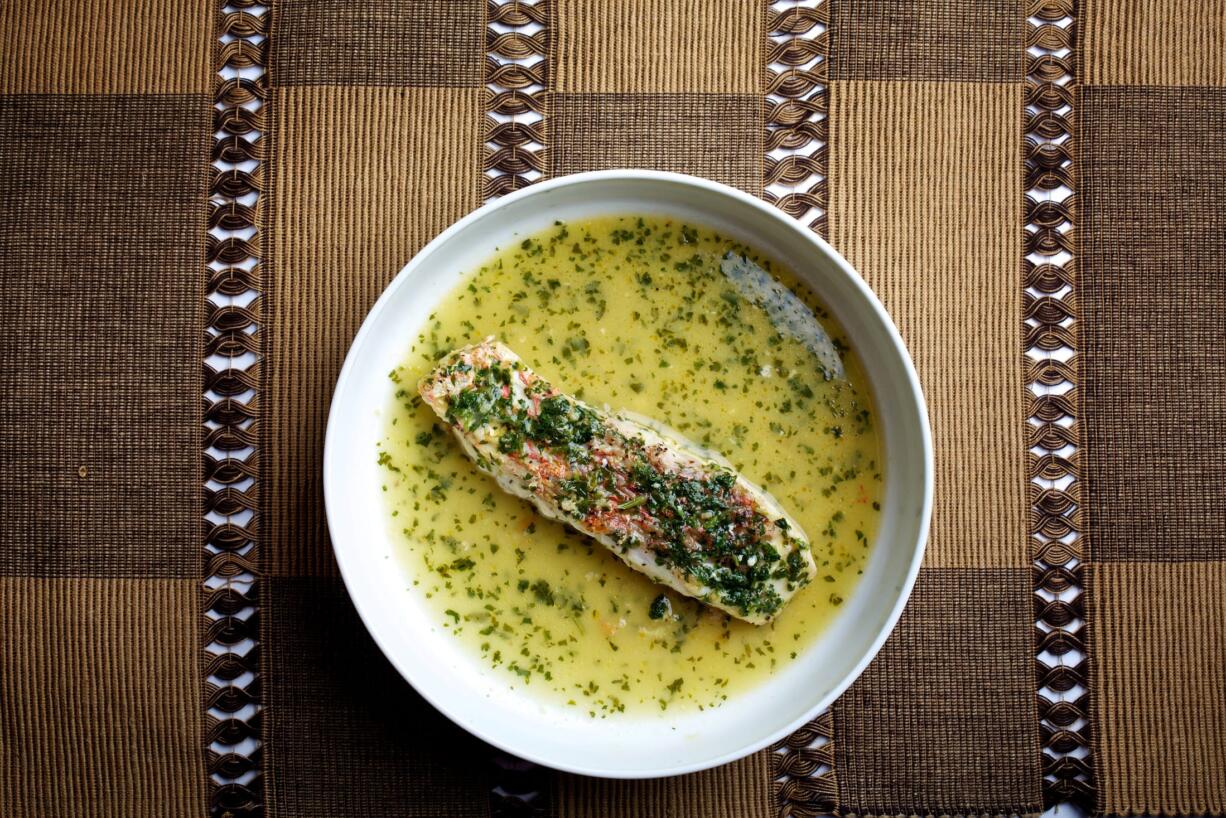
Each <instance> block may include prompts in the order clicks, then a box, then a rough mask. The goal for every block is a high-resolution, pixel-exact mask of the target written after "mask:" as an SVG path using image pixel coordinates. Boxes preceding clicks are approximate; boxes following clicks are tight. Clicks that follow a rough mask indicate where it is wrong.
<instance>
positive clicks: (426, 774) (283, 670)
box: [263, 577, 491, 818]
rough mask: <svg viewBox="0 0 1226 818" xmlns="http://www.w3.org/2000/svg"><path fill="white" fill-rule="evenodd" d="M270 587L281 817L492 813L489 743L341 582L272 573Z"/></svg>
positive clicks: (451, 817) (269, 699) (271, 752)
mask: <svg viewBox="0 0 1226 818" xmlns="http://www.w3.org/2000/svg"><path fill="white" fill-rule="evenodd" d="M263 594H264V598H263V610H264V614H265V617H266V622H267V625H266V630H265V640H264V697H265V703H266V707H267V710H268V713H269V714H270V715H275V718H276V727H275V729H274V730H270V731H269V732H268V733H267V734H266V742H267V748H266V751H265V754H266V757H267V758H268V760H269V764H270V769H269V774H268V776H267V798H268V812H269V814H270V815H272V816H286V818H289V817H290V816H300V815H326V816H330V818H346V816H353V817H354V818H358V817H359V816H361V817H363V818H365V816H375V815H380V816H381V815H397V816H405V818H484V817H485V816H486V815H487V814H488V811H489V790H490V781H489V777H488V776H489V772H488V769H487V764H486V762H485V760H484V759H486V758H488V757H489V754H490V752H491V750H490V748H488V747H485V746H484V745H482V744H481V743H480V742H478V741H477V740H476V739H474V738H472V737H471V736H469V735H468V734H467V733H465V732H464V731H463V730H461V729H460V728H459V727H456V726H455V725H454V724H452V723H451V722H450V721H448V720H447V719H446V718H445V717H444V716H442V715H441V714H440V713H439V712H438V711H436V710H435V709H434V708H433V707H431V706H430V705H429V704H428V703H426V702H425V701H424V700H422V699H421V698H420V697H419V696H418V695H417V694H416V693H415V692H414V691H413V689H412V688H411V687H409V686H408V685H407V684H405V681H404V679H403V678H401V676H400V674H399V673H397V672H396V670H395V669H394V668H393V667H392V666H391V665H390V664H388V662H387V660H386V659H385V658H384V657H383V654H382V653H380V651H379V648H378V647H377V646H376V645H375V644H374V642H373V641H372V640H371V638H370V636H369V635H368V634H367V633H366V629H365V628H364V627H363V626H362V622H361V620H359V619H358V616H357V612H356V611H354V609H353V605H352V604H351V603H350V601H349V597H348V595H347V594H346V593H345V589H344V587H343V585H342V584H341V581H340V580H339V579H331V578H317V579H299V578H282V577H270V578H267V579H265V580H264V583H263Z"/></svg>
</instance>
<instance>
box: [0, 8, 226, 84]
mask: <svg viewBox="0 0 1226 818" xmlns="http://www.w3.org/2000/svg"><path fill="white" fill-rule="evenodd" d="M217 9H218V6H217V4H216V3H215V2H211V0H46V1H45V2H39V3H16V2H12V3H8V2H6V3H4V4H3V6H2V7H0V55H2V56H0V68H2V70H0V93H5V94H31V93H51V94H189V93H198V94H203V93H208V91H209V90H210V89H211V88H212V85H213V70H214V66H213V60H212V53H213V51H212V49H213V25H214V20H215V16H216V15H217V13H218V12H217Z"/></svg>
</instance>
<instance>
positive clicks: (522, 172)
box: [481, 0, 552, 818]
mask: <svg viewBox="0 0 1226 818" xmlns="http://www.w3.org/2000/svg"><path fill="white" fill-rule="evenodd" d="M486 9H487V10H486V25H487V28H486V39H485V52H486V53H485V84H486V92H485V93H486V99H485V119H486V122H485V127H486V133H485V154H484V161H483V169H484V172H485V180H484V184H483V187H482V191H481V199H482V201H483V202H484V201H489V200H490V199H494V198H497V197H499V196H502V195H504V194H507V193H511V192H513V191H516V190H519V189H520V188H523V187H527V186H528V185H530V184H532V183H533V182H534V181H536V180H538V179H540V178H541V175H542V172H543V168H544V159H543V155H542V151H543V147H544V142H545V136H544V131H543V129H544V127H545V122H544V113H545V95H546V89H547V85H548V77H549V70H550V66H549V56H550V52H549V45H550V41H549V27H548V22H549V12H550V7H549V4H548V2H547V0H535V2H525V1H524V0H490V1H489V2H488V3H487V5H486ZM490 752H491V758H490V761H489V763H490V764H491V766H492V768H493V769H492V781H493V785H494V786H493V789H492V790H491V792H490V814H491V816H493V818H511V817H512V816H515V817H516V818H521V817H522V816H540V815H544V814H546V812H547V811H548V809H549V801H550V794H551V793H550V790H551V787H552V783H551V782H552V773H551V771H549V770H547V769H545V768H543V767H539V766H537V765H535V764H531V763H529V762H526V761H523V760H521V759H518V758H514V757H512V756H510V755H507V754H506V753H502V752H499V751H497V750H493V749H491V750H490Z"/></svg>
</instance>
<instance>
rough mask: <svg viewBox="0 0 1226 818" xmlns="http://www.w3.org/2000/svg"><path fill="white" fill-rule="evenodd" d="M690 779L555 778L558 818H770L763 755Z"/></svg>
mask: <svg viewBox="0 0 1226 818" xmlns="http://www.w3.org/2000/svg"><path fill="white" fill-rule="evenodd" d="M768 752H769V751H763V752H761V753H756V754H755V755H752V756H750V757H749V758H745V759H742V760H740V761H737V762H734V763H732V764H728V765H726V766H724V767H719V768H717V769H714V770H706V771H704V772H701V773H694V774H693V775H683V776H680V777H677V778H654V779H648V780H646V781H613V780H609V779H604V778H585V777H583V776H578V775H559V776H558V778H557V785H556V790H555V794H554V798H555V804H556V810H557V815H558V818H659V816H664V815H667V816H668V817H669V818H774V816H775V814H776V808H775V804H774V795H773V793H772V790H771V779H770V772H769V767H768V758H767V753H768Z"/></svg>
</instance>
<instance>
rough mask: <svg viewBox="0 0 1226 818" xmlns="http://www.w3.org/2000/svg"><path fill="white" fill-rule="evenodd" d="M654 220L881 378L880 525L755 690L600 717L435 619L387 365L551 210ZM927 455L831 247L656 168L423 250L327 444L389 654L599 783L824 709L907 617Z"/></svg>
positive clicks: (345, 527)
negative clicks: (759, 267) (413, 582)
mask: <svg viewBox="0 0 1226 818" xmlns="http://www.w3.org/2000/svg"><path fill="white" fill-rule="evenodd" d="M618 213H629V214H656V215H669V216H674V217H677V218H680V219H684V220H688V221H692V222H697V223H701V224H705V225H709V226H711V227H714V228H716V229H718V230H720V231H721V232H724V233H725V234H728V235H731V236H733V237H735V238H737V239H739V240H741V241H743V242H745V243H746V244H749V245H751V246H753V247H756V248H758V249H760V250H762V251H764V252H765V253H767V254H768V255H770V256H772V257H774V258H776V259H778V260H779V261H781V262H783V263H785V264H786V265H787V266H789V267H790V268H791V269H792V270H793V271H795V273H796V274H797V275H798V276H799V277H801V278H802V279H804V280H805V281H806V282H807V283H808V284H809V285H810V286H811V287H812V288H813V289H814V290H815V291H816V292H817V293H818V294H819V295H820V296H821V298H822V300H823V301H825V303H826V304H827V305H828V306H829V307H830V309H831V310H832V311H833V312H834V314H835V315H836V316H837V318H838V320H839V321H840V322H841V323H842V325H843V327H844V328H845V329H846V331H847V333H848V335H849V336H850V338H851V341H852V344H853V346H854V347H855V348H856V349H857V350H858V351H859V353H860V355H861V357H862V359H863V361H864V363H865V368H866V370H867V372H868V374H869V378H870V381H871V383H872V389H873V391H874V398H875V401H876V405H877V414H878V420H879V423H880V428H882V429H883V433H884V437H885V441H884V444H885V459H886V471H885V477H886V486H885V500H884V503H883V507H882V519H881V525H880V529H879V532H878V534H877V538H876V542H875V544H874V546H873V549H872V552H871V555H870V557H869V560H868V563H867V565H866V566H865V570H864V576H863V578H862V579H861V582H860V584H859V586H858V587H857V589H856V591H855V592H854V593H853V594H852V595H851V596H850V598H848V599H847V600H846V602H845V603H844V605H843V609H842V612H841V613H840V614H839V616H838V617H837V618H836V619H835V620H834V622H833V624H832V625H831V626H830V627H829V629H828V630H827V631H826V632H825V633H824V634H822V636H821V637H820V638H819V639H818V640H817V641H816V642H814V643H813V645H812V646H811V647H810V648H808V649H807V650H805V651H803V652H802V653H801V655H800V656H799V657H798V658H797V659H796V660H795V661H793V662H792V663H790V664H788V665H786V666H785V667H784V668H782V669H781V670H780V671H778V672H776V673H775V674H774V675H773V676H772V677H771V678H770V679H769V680H767V681H766V682H764V683H763V684H761V685H760V686H758V687H755V688H752V689H750V690H748V691H746V692H744V693H742V694H739V695H737V696H735V697H733V698H731V699H730V700H729V701H728V702H727V703H726V704H725V705H724V706H723V707H721V708H718V709H715V710H707V711H705V712H693V713H677V712H668V713H665V714H661V715H655V714H645V715H636V716H628V715H621V716H618V717H616V718H609V719H591V718H589V717H588V716H587V714H586V712H583V713H579V712H576V710H577V708H565V707H561V706H558V705H555V704H552V703H550V702H548V701H543V700H539V699H536V698H533V697H532V696H531V695H528V694H525V693H524V692H522V691H512V690H510V687H509V682H508V679H507V678H506V676H505V674H503V673H500V672H497V671H495V670H492V669H490V668H489V667H487V666H485V665H483V664H482V663H481V662H480V661H479V659H478V657H476V656H474V655H471V653H470V651H469V649H468V647H467V646H466V645H464V644H462V643H460V642H459V641H458V640H456V639H454V637H452V636H450V635H449V634H447V633H445V632H444V631H442V629H441V628H439V627H437V626H436V621H435V617H434V616H433V615H431V614H430V613H429V612H428V610H427V608H426V607H425V606H424V604H423V601H422V600H420V599H419V598H418V597H417V596H415V594H414V593H413V592H412V591H411V590H410V582H409V579H408V574H407V569H406V567H405V566H404V565H402V563H401V561H400V560H399V558H398V557H397V556H396V554H395V543H394V540H393V538H392V536H391V534H390V531H389V526H388V517H387V513H386V511H385V510H384V505H383V502H384V501H383V495H382V491H381V489H380V487H381V485H382V474H381V470H380V469H379V467H378V466H377V464H376V454H375V453H376V441H377V440H378V439H379V438H380V436H381V435H382V430H383V418H382V412H383V409H384V406H385V404H386V402H387V399H388V395H389V390H390V389H391V388H392V384H391V383H390V381H389V380H388V377H387V373H388V372H389V371H390V370H392V369H393V368H394V367H395V366H396V365H397V364H398V363H399V362H400V361H401V360H402V359H403V357H404V355H405V353H406V350H407V349H408V346H409V344H410V343H411V342H412V341H413V339H414V338H415V337H416V335H417V334H418V332H419V331H420V328H421V327H422V325H423V324H424V323H425V320H426V317H427V316H428V315H429V313H430V312H431V311H432V310H433V309H434V307H435V305H436V304H437V303H438V301H439V300H440V299H441V298H442V297H443V296H444V295H446V294H447V293H448V292H449V291H450V290H451V289H452V288H453V287H455V286H456V284H457V283H458V282H459V281H460V280H461V278H462V277H463V276H464V274H465V273H466V272H467V271H469V270H472V269H473V268H474V267H475V266H477V265H478V264H479V263H480V262H482V261H483V260H484V259H485V258H487V257H488V256H489V255H491V254H492V253H493V252H495V250H496V248H499V247H504V246H506V245H507V243H508V242H511V241H518V240H520V238H522V237H523V236H524V235H527V234H531V233H533V232H536V231H538V230H542V229H544V228H546V227H548V226H549V225H551V224H552V223H553V222H554V221H555V220H563V221H571V220H575V219H581V218H585V217H591V216H597V215H607V214H618ZM931 486H932V453H931V443H930V437H929V431H928V425H927V419H926V414H925V408H924V403H923V397H922V395H921V393H920V389H919V384H918V381H917V380H916V377H915V373H914V370H913V368H912V366H911V362H910V359H909V358H908V356H907V352H906V350H905V349H904V347H903V345H902V342H901V340H900V339H899V337H898V333H897V331H896V330H895V328H894V326H893V324H892V323H891V322H890V320H889V318H888V317H887V315H886V314H885V312H884V310H883V309H882V308H881V305H880V304H879V303H878V302H877V300H876V298H875V297H874V296H873V295H872V293H871V292H870V291H869V290H868V288H867V287H866V286H865V285H864V283H863V281H861V279H860V278H859V276H857V275H856V273H855V272H854V271H853V270H852V269H851V267H850V266H849V265H848V264H847V262H846V261H844V260H843V259H842V258H841V257H840V256H838V254H837V253H835V252H834V251H833V250H832V249H831V248H830V247H829V246H828V245H826V244H825V243H824V242H822V241H821V240H820V239H818V238H816V237H815V236H814V235H813V234H812V233H811V232H809V231H808V230H806V229H805V228H804V227H803V226H801V225H799V224H797V223H796V222H795V221H794V220H792V219H790V218H788V217H787V216H785V215H782V214H780V213H779V212H778V211H777V210H775V209H773V208H771V207H770V206H769V205H766V204H764V203H762V202H761V201H759V200H757V199H754V198H753V197H750V196H748V195H746V194H744V193H741V192H739V191H735V190H733V189H731V188H727V187H724V186H721V185H717V184H715V183H712V182H707V181H704V180H699V179H694V178H692V177H687V176H679V175H675V174H664V173H654V172H649V171H606V172H599V173H592V174H582V175H579V176H571V177H564V178H561V179H557V180H553V181H550V182H546V183H542V184H539V185H536V186H533V187H531V188H528V189H526V190H523V191H519V192H518V193H515V194H512V195H510V196H507V197H505V198H503V199H500V200H498V201H496V202H494V203H492V204H490V205H487V206H486V207H484V208H482V209H480V210H478V211H476V212H474V213H473V214H471V215H469V216H468V217H466V218H465V219H463V220H462V221H460V222H458V223H457V224H455V225H454V226H453V227H451V228H450V229H448V230H447V231H446V232H444V233H443V234H442V235H440V236H439V237H438V238H437V239H436V240H435V241H434V242H432V243H431V244H430V245H429V246H427V247H426V248H425V249H424V250H423V251H422V252H421V253H420V254H418V256H417V257H415V258H414V259H413V260H412V261H411V262H410V263H409V264H408V265H407V266H406V267H405V268H404V270H402V271H401V272H400V274H399V276H397V278H396V279H395V280H394V281H393V282H392V284H391V285H390V286H389V287H388V288H387V290H386V291H385V292H384V294H383V296H382V297H381V298H380V300H379V301H378V303H377V304H376V305H375V307H374V308H373V309H372V310H371V312H370V314H369V315H368V317H367V318H366V322H365V323H364V324H363V326H362V329H361V331H360V332H359V333H358V336H357V338H356V339H355V341H354V343H353V346H352V348H351V349H350V351H349V356H348V358H347V360H346V362H345V366H344V369H343V371H342V373H341V376H340V378H339V380H338V382H337V387H336V393H335V397H334V399H333V404H332V410H331V415H330V417H329V421H328V432H327V441H326V444H325V462H324V488H325V495H326V501H327V513H328V523H329V527H330V530H331V535H332V542H333V546H334V548H335V550H336V557H337V560H338V562H339V564H340V567H341V571H342V574H343V576H344V579H345V583H346V585H347V586H348V589H349V593H350V595H351V596H352V597H353V601H354V603H355V605H356V606H357V609H358V611H359V613H360V614H361V616H362V619H363V621H364V622H365V624H366V626H367V628H369V630H370V632H371V634H372V635H373V636H374V638H375V641H376V642H377V643H378V644H379V646H380V647H381V648H382V650H383V652H384V653H385V654H386V655H387V657H388V658H389V659H390V660H391V662H392V663H393V664H394V665H395V666H396V668H397V669H398V670H399V671H400V672H401V673H402V674H403V675H404V677H405V678H406V679H408V681H409V682H410V683H411V684H412V685H413V686H414V687H415V688H416V689H417V690H418V692H420V693H421V694H422V695H423V696H424V697H425V698H426V699H428V700H429V701H430V702H431V703H433V704H434V706H436V707H437V708H438V709H439V710H441V711H442V712H443V713H445V714H446V715H448V716H449V717H450V718H451V719H453V720H454V721H456V722H457V723H459V724H460V725H461V726H463V727H464V728H466V729H468V730H469V731H470V732H472V733H475V734H476V735H478V736H480V737H481V738H483V739H485V740H486V741H488V742H490V743H492V744H494V745H496V746H498V747H501V748H503V749H504V750H506V751H508V752H510V753H513V754H515V755H518V756H520V757H523V758H527V759H530V760H532V761H535V762H538V763H541V764H545V765H548V766H550V767H555V768H558V769H563V770H569V771H572V772H577V773H583V774H587V775H598V776H607V777H618V778H646V777H655V776H663V775H675V774H680V773H684V772H691V771H694V770H699V769H704V768H707V767H713V766H716V765H719V764H723V763H726V762H729V761H732V760H734V759H736V758H739V757H741V756H744V755H747V754H749V753H751V752H753V751H755V750H758V749H760V748H762V747H764V746H766V745H767V744H769V743H771V742H773V741H775V740H777V739H779V738H781V737H782V736H784V735H786V734H787V733H788V732H789V731H791V730H794V729H795V728H796V727H799V726H800V725H801V724H803V723H804V722H805V721H806V720H807V719H809V718H811V717H812V716H813V715H815V714H816V713H818V712H820V711H821V710H822V709H823V708H825V707H826V706H828V705H829V704H830V703H831V702H832V701H833V700H834V699H835V697H837V696H838V694H839V693H841V692H842V691H843V690H844V689H845V688H846V687H847V686H848V685H849V684H850V683H851V682H852V681H853V680H854V679H855V677H856V676H858V675H859V673H860V672H861V671H862V670H863V669H864V667H865V665H866V664H867V663H868V661H869V660H870V659H871V658H872V656H873V655H874V654H875V653H876V652H877V649H878V648H879V647H880V646H881V643H882V642H883V641H884V639H885V637H886V635H887V634H888V633H889V631H890V629H891V628H892V627H893V626H894V623H895V622H896V621H897V618H898V615H899V613H900V612H901V610H902V606H903V604H904V603H905V601H906V597H907V595H908V594H909V593H910V590H911V586H912V584H913V582H914V580H915V575H916V572H917V570H918V568H919V562H920V558H921V556H922V552H923V548H924V542H925V539H926V536H927V528H928V515H929V509H930V506H931Z"/></svg>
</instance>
